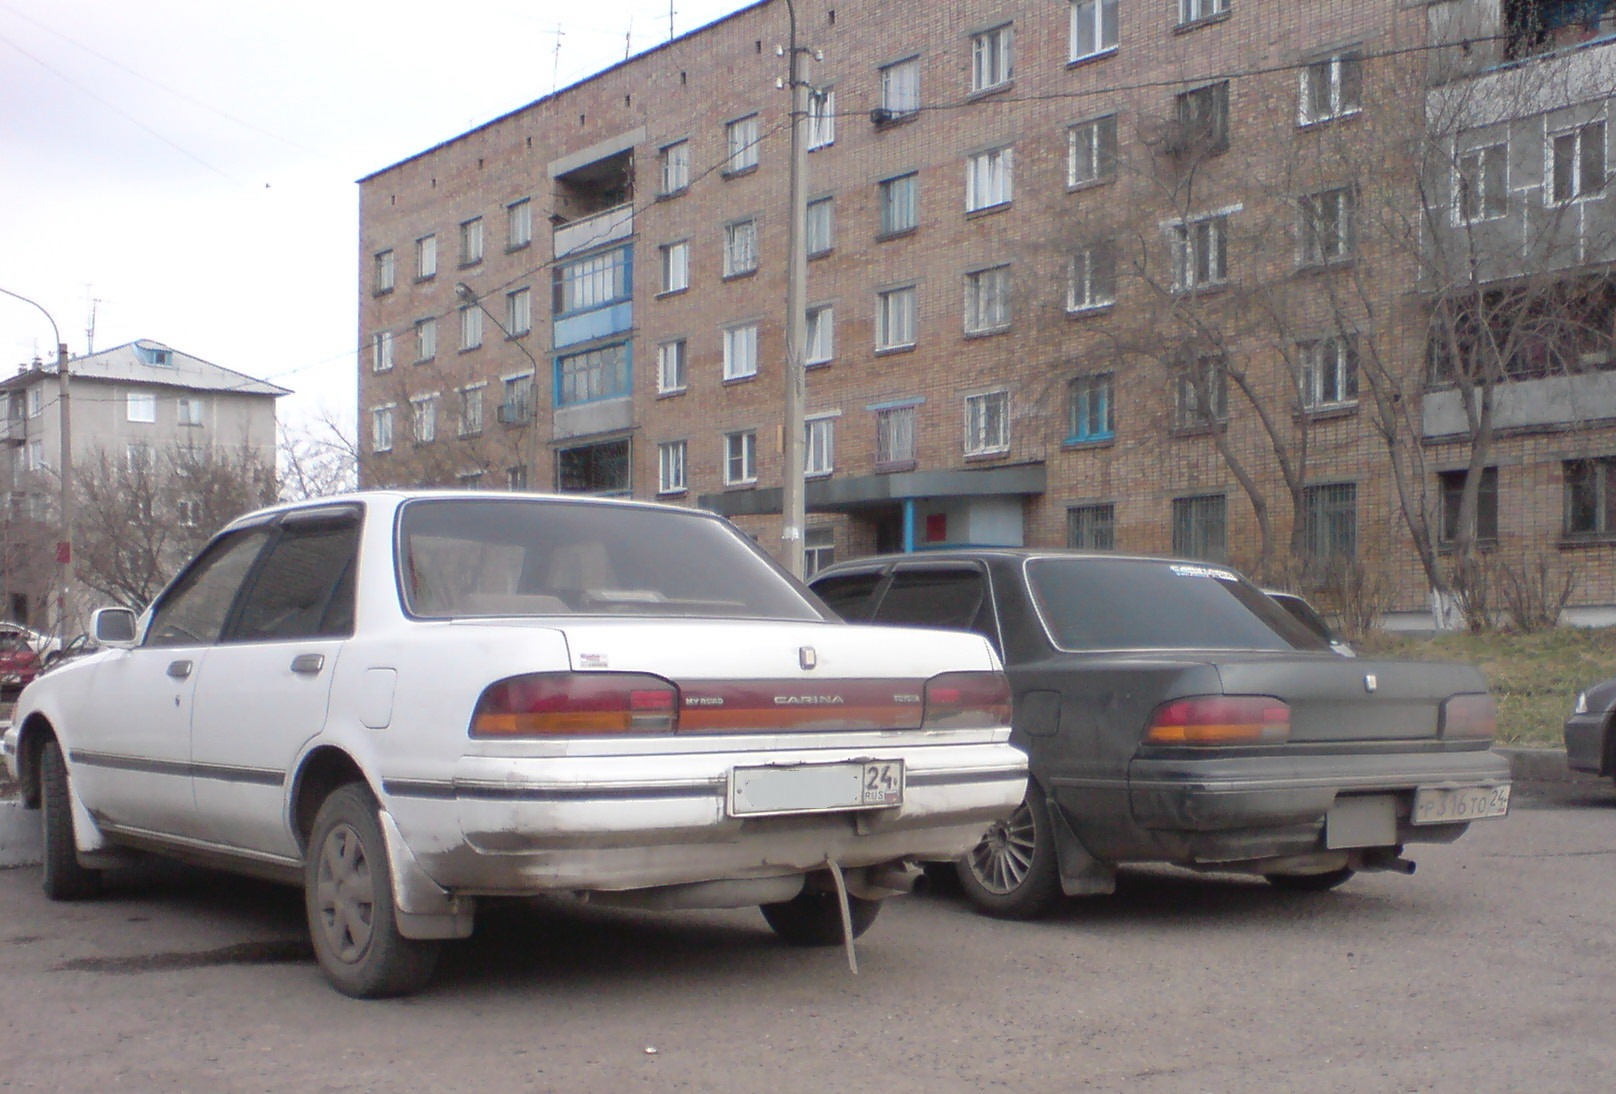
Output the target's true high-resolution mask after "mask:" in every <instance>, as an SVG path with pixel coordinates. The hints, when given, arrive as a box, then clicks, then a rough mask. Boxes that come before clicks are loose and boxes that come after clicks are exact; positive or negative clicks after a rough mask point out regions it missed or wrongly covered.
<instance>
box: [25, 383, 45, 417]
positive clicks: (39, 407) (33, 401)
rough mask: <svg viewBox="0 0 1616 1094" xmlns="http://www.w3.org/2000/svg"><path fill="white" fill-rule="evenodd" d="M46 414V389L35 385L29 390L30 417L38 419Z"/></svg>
mask: <svg viewBox="0 0 1616 1094" xmlns="http://www.w3.org/2000/svg"><path fill="white" fill-rule="evenodd" d="M43 413H45V388H44V386H43V385H35V386H34V387H31V388H29V389H28V416H29V417H30V418H37V417H39V416H40V415H41V414H43Z"/></svg>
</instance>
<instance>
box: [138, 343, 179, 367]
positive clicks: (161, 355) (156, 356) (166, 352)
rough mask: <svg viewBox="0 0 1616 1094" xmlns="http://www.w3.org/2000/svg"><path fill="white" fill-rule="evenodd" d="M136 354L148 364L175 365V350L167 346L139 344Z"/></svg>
mask: <svg viewBox="0 0 1616 1094" xmlns="http://www.w3.org/2000/svg"><path fill="white" fill-rule="evenodd" d="M135 355H136V356H138V357H139V358H140V359H141V361H143V362H144V363H146V364H148V365H157V366H159V367H161V368H173V367H174V351H173V350H171V349H168V348H167V347H165V346H140V345H137V346H136V347H135Z"/></svg>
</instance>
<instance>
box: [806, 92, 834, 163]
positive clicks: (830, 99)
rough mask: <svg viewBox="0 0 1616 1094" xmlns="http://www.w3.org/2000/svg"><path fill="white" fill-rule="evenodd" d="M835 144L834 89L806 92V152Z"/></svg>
mask: <svg viewBox="0 0 1616 1094" xmlns="http://www.w3.org/2000/svg"><path fill="white" fill-rule="evenodd" d="M835 143H836V91H835V89H834V88H828V87H827V88H824V89H822V90H821V89H816V88H810V89H809V91H808V151H810V152H813V151H816V150H817V149H820V148H824V147H825V146H827V145H831V144H835Z"/></svg>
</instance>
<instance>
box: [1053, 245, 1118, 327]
mask: <svg viewBox="0 0 1616 1094" xmlns="http://www.w3.org/2000/svg"><path fill="white" fill-rule="evenodd" d="M1116 302H1117V267H1116V247H1115V245H1114V244H1113V243H1112V242H1111V241H1110V240H1101V241H1099V242H1096V243H1090V244H1089V245H1088V246H1086V247H1081V248H1079V249H1078V250H1077V251H1075V252H1073V254H1072V256H1071V257H1070V258H1069V259H1068V260H1067V264H1066V310H1067V311H1069V312H1086V311H1095V310H1097V309H1099V308H1109V307H1111V306H1112V305H1113V304H1115V303H1116Z"/></svg>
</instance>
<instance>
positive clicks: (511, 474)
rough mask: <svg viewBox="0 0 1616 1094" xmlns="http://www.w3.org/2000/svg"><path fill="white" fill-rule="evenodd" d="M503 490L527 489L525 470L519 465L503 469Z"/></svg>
mask: <svg viewBox="0 0 1616 1094" xmlns="http://www.w3.org/2000/svg"><path fill="white" fill-rule="evenodd" d="M505 488H506V489H507V490H526V489H527V468H526V467H524V466H521V465H518V466H516V467H507V468H506V469H505Z"/></svg>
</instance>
